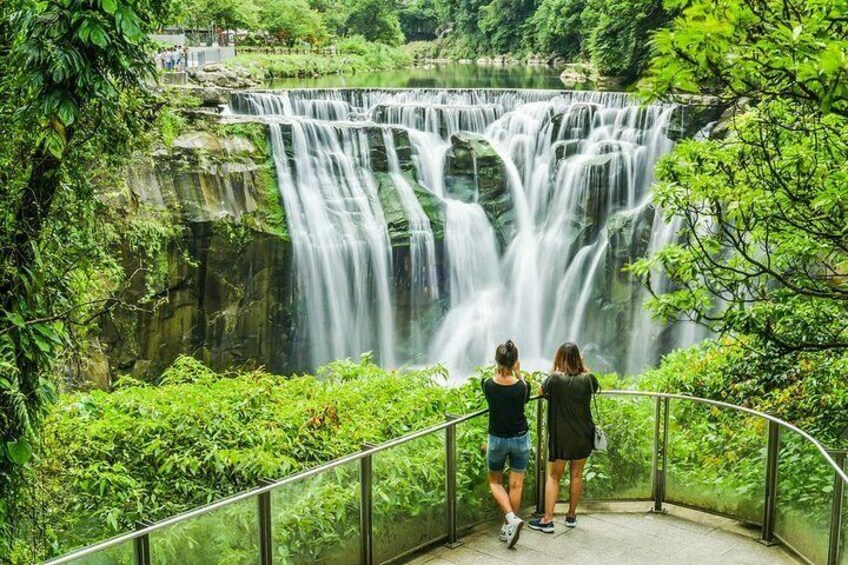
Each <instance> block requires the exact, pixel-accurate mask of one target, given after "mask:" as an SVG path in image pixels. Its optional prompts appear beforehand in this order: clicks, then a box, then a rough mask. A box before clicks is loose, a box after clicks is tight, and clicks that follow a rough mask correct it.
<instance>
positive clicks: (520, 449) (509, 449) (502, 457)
mask: <svg viewBox="0 0 848 565" xmlns="http://www.w3.org/2000/svg"><path fill="white" fill-rule="evenodd" d="M507 458H509V468H510V470H512V471H515V472H517V473H523V472H524V471H526V470H527V463H528V462H529V461H530V434H529V433H527V432H524V433H523V434H522V435H520V436H516V437H498V436H493V435H491V434H489V447H488V449H487V450H486V463H487V464H488V466H489V471H491V472H493V473H500V472H503V470H504V465H505V464H506V460H507Z"/></svg>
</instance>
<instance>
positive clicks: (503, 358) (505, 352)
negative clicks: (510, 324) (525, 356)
mask: <svg viewBox="0 0 848 565" xmlns="http://www.w3.org/2000/svg"><path fill="white" fill-rule="evenodd" d="M495 361H496V362H497V364H498V369H506V370H508V371H512V370H513V369H514V368H515V363H516V362H517V361H518V348H517V347H515V344H514V343H512V340H511V339H508V340H506V342H504V343H502V344H500V345H499V346H498V348H497V349H495Z"/></svg>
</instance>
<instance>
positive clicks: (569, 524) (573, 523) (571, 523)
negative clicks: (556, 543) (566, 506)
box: [563, 516, 577, 528]
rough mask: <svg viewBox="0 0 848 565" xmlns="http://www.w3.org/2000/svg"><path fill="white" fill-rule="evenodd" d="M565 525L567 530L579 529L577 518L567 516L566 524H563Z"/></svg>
mask: <svg viewBox="0 0 848 565" xmlns="http://www.w3.org/2000/svg"><path fill="white" fill-rule="evenodd" d="M563 524H565V527H566V528H576V527H577V516H566V517H565V522H563Z"/></svg>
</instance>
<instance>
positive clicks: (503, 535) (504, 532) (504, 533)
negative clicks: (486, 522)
mask: <svg viewBox="0 0 848 565" xmlns="http://www.w3.org/2000/svg"><path fill="white" fill-rule="evenodd" d="M508 529H509V525H508V524H504V525H503V526H501V535H499V536H498V539H499V540H501V541H506V540H507V539H509V535H508V532H507V530H508Z"/></svg>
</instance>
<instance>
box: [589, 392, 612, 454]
mask: <svg viewBox="0 0 848 565" xmlns="http://www.w3.org/2000/svg"><path fill="white" fill-rule="evenodd" d="M596 397H597V395H596V394H595V393H594V392H593V393H592V400H594V403H595V416H596V417H597V416H598V400H597V398H596ZM592 439H593V445H594V449H595V451H600V452H605V451H606V450H607V444H608V442H607V434H606V432H605V431H604V429H603V428H602V427H601V426H599V425H598V424H595V433H594V437H593V438H592Z"/></svg>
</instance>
